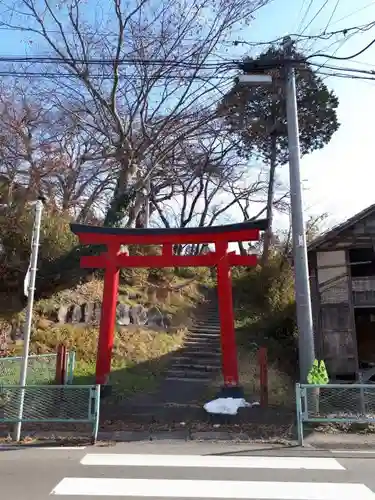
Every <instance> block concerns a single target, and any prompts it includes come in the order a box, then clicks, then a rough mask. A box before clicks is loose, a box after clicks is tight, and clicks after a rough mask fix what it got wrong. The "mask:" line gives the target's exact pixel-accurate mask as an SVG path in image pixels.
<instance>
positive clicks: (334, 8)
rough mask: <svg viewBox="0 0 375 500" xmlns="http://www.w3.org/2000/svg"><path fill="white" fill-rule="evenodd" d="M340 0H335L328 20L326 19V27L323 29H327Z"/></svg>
mask: <svg viewBox="0 0 375 500" xmlns="http://www.w3.org/2000/svg"><path fill="white" fill-rule="evenodd" d="M340 1H341V0H337V1H336V4H335V6H334V7H333V10H332V13H331V15H330V17H329V19H328V21H327V24H326V27H325V28H324V31H327V29H328V26H329V25H330V24H331V21H332V19H333V16H334V15H335V14H336V10H337V8H338V6H339V5H340Z"/></svg>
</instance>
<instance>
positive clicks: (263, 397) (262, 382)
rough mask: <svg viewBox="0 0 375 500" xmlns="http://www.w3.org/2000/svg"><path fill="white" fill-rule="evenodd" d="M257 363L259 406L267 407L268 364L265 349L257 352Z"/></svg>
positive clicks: (261, 348)
mask: <svg viewBox="0 0 375 500" xmlns="http://www.w3.org/2000/svg"><path fill="white" fill-rule="evenodd" d="M258 363H259V388H260V406H262V407H266V406H268V362H267V348H266V347H260V348H259V351H258Z"/></svg>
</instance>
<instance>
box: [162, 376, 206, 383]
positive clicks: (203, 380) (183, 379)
mask: <svg viewBox="0 0 375 500" xmlns="http://www.w3.org/2000/svg"><path fill="white" fill-rule="evenodd" d="M165 380H169V381H170V380H173V381H174V382H187V383H189V382H194V383H197V384H207V383H209V382H211V381H212V378H211V377H204V378H194V377H185V376H182V377H179V376H177V377H175V376H173V375H171V376H167V377H166V379H165Z"/></svg>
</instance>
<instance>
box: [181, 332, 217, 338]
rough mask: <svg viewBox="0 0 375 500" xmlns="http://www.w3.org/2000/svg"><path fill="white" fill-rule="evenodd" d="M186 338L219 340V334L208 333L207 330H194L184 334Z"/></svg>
mask: <svg viewBox="0 0 375 500" xmlns="http://www.w3.org/2000/svg"><path fill="white" fill-rule="evenodd" d="M186 337H189V338H191V337H198V338H207V339H219V338H220V332H210V331H207V330H202V331H200V332H199V331H198V332H197V331H196V330H189V332H188V333H187V334H186Z"/></svg>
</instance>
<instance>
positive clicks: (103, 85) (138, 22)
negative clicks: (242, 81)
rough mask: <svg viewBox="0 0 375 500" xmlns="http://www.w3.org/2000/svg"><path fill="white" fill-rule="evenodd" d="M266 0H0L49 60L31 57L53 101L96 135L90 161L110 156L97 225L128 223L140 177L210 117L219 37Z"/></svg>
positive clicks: (13, 23) (216, 89)
mask: <svg viewBox="0 0 375 500" xmlns="http://www.w3.org/2000/svg"><path fill="white" fill-rule="evenodd" d="M268 1H269V0H219V1H214V0H191V1H189V2H180V1H177V2H176V1H173V0H160V1H158V2H156V1H154V0H135V1H134V2H131V3H130V4H129V2H125V1H123V0H109V1H108V2H107V4H106V6H105V8H102V6H95V7H92V6H90V9H89V6H88V5H87V2H86V1H85V0H65V1H61V2H52V1H50V0H41V1H39V0H18V1H17V2H14V1H13V0H2V1H1V2H0V4H1V5H3V7H4V10H3V13H2V22H3V24H5V25H7V26H8V27H10V28H14V29H22V30H23V31H27V32H28V34H29V35H28V36H31V37H32V38H33V39H35V40H37V41H38V44H41V45H38V46H41V47H42V48H43V50H44V53H46V52H45V51H47V53H48V55H50V56H51V57H54V58H56V59H55V61H54V64H52V63H51V61H52V60H50V62H49V63H48V65H46V64H41V63H40V61H37V60H36V63H38V62H39V65H38V67H39V68H40V69H39V71H41V72H43V71H47V69H46V66H48V68H49V70H48V71H49V72H50V73H51V72H52V73H53V74H55V75H56V77H55V78H54V77H53V76H51V75H50V76H49V78H50V81H49V84H48V85H49V86H50V87H52V86H54V92H53V94H52V96H51V97H52V98H53V99H54V101H55V103H56V104H58V105H59V106H60V107H62V108H65V109H66V111H67V112H68V113H69V114H72V115H74V116H76V117H77V119H79V121H80V123H81V124H82V126H84V127H85V130H86V133H87V134H88V135H91V137H92V138H93V139H94V140H95V141H96V142H97V145H98V147H99V148H100V151H99V152H98V153H97V154H96V155H94V156H93V157H92V158H91V159H92V160H96V159H105V160H108V159H110V160H112V161H113V162H114V163H116V169H117V175H116V184H115V188H114V192H113V196H112V198H111V201H110V203H109V207H108V210H107V213H106V217H105V223H107V224H113V225H116V224H127V225H129V226H131V225H134V223H135V221H136V218H137V216H138V213H139V210H141V207H142V203H143V195H142V188H143V187H144V184H145V181H146V180H147V178H148V177H149V176H153V177H154V173H155V172H154V169H155V170H157V165H162V164H163V163H164V162H165V160H166V158H167V157H168V156H169V155H170V153H171V152H172V151H173V150H174V148H175V147H176V146H177V145H178V144H179V143H180V142H181V140H182V139H183V140H184V141H185V142H186V141H187V140H189V138H192V139H194V137H195V136H196V135H197V131H198V130H199V129H200V127H201V126H202V125H204V124H206V123H209V122H210V121H211V120H212V119H213V117H214V116H215V113H216V111H215V100H218V99H219V98H220V97H221V92H223V91H224V90H225V88H226V85H227V83H228V79H227V76H228V74H227V66H226V65H225V64H223V62H222V56H223V54H222V53H220V50H221V49H222V43H223V42H224V41H227V40H228V39H229V38H230V35H231V33H232V32H233V31H234V30H235V31H236V33H237V34H238V30H239V29H240V28H241V26H242V27H243V26H246V25H247V24H248V23H249V22H250V20H251V19H252V16H253V14H254V12H255V11H256V10H257V9H259V8H260V7H262V6H263V5H265V4H266V3H268ZM92 8H93V9H94V11H92ZM219 63H220V64H219ZM51 66H52V67H53V70H51V69H50V68H51ZM67 103H70V104H67ZM72 103H74V104H72ZM150 165H151V168H150V167H149V166H150Z"/></svg>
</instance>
